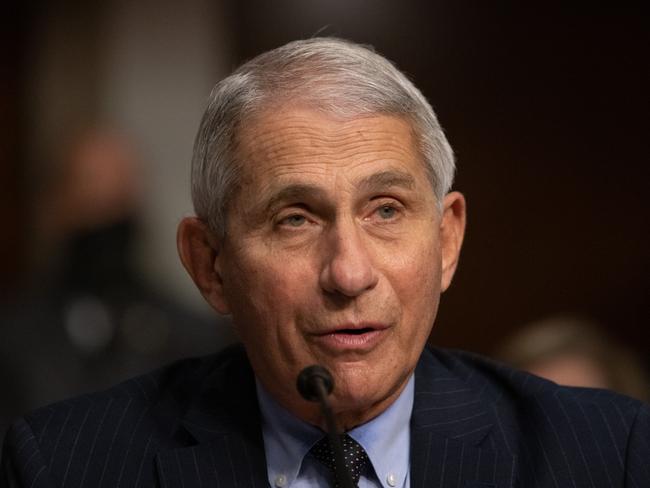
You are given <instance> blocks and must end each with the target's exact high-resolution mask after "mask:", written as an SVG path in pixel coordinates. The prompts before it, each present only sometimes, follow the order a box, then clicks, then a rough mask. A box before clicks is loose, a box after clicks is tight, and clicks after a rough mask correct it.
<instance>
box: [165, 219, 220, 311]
mask: <svg viewBox="0 0 650 488" xmlns="http://www.w3.org/2000/svg"><path fill="white" fill-rule="evenodd" d="M176 244H177V246H178V254H179V256H180V258H181V262H182V263H183V266H184V267H185V269H186V270H187V272H188V273H189V274H190V276H191V277H192V279H193V280H194V283H195V284H196V286H197V287H198V289H199V291H200V292H201V294H202V295H203V298H205V299H206V300H207V302H208V303H209V304H210V305H211V306H212V308H214V309H215V310H216V311H217V312H219V313H221V314H227V313H229V312H230V307H229V306H228V303H227V301H226V299H225V296H224V288H223V280H222V278H221V272H220V270H219V260H218V259H217V257H218V256H219V249H220V244H221V243H220V242H219V240H218V239H217V238H216V237H215V236H214V234H213V233H212V232H211V231H210V229H208V226H207V225H206V224H205V223H204V222H203V221H202V220H200V219H198V218H196V217H186V218H184V219H183V220H181V223H180V224H178V232H177V233H176Z"/></svg>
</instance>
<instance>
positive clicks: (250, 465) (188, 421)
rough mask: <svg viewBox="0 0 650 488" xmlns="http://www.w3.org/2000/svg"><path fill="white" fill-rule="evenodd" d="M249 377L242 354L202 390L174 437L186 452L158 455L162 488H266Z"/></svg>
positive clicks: (251, 385)
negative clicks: (215, 487) (178, 487)
mask: <svg viewBox="0 0 650 488" xmlns="http://www.w3.org/2000/svg"><path fill="white" fill-rule="evenodd" d="M253 378H254V377H253V373H252V371H251V368H250V366H249V364H248V361H247V360H246V358H245V355H244V354H243V353H241V354H238V355H237V356H236V358H235V359H234V360H232V361H229V362H227V364H224V365H221V366H220V367H218V368H216V369H215V370H214V371H213V372H212V373H211V374H209V375H208V377H207V379H205V381H204V386H202V387H200V394H199V395H197V397H196V398H195V399H194V400H193V401H192V402H191V404H190V406H189V408H188V410H187V413H186V414H185V415H184V417H183V419H182V420H181V426H180V428H179V429H178V432H177V435H176V437H177V438H179V439H181V438H183V437H184V438H185V439H183V440H184V442H183V443H184V444H190V445H189V446H188V447H182V448H178V449H172V450H168V451H161V452H160V453H159V454H158V455H157V456H156V469H157V473H158V477H159V479H160V484H161V486H163V487H164V486H167V487H176V486H183V487H185V488H190V487H195V486H196V487H199V486H217V487H218V486H221V487H224V488H225V487H239V488H247V487H260V488H261V487H264V488H267V487H268V479H267V475H266V460H265V455H264V442H263V439H262V429H261V424H260V414H259V409H258V404H257V396H256V393H255V383H254V379H253Z"/></svg>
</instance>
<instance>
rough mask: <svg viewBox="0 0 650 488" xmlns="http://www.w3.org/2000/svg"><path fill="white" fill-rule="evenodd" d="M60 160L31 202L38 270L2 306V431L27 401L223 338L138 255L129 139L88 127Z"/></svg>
mask: <svg viewBox="0 0 650 488" xmlns="http://www.w3.org/2000/svg"><path fill="white" fill-rule="evenodd" d="M58 163H59V164H56V165H54V167H53V169H52V171H51V172H50V173H49V174H46V177H45V181H44V182H43V184H42V191H40V192H39V194H38V196H37V199H36V201H35V205H34V207H35V212H34V213H35V218H34V220H35V223H34V234H35V241H36V245H35V254H36V256H35V259H34V262H35V264H34V267H35V270H34V272H33V276H32V277H31V278H30V279H29V283H28V284H27V285H26V287H25V289H24V290H23V291H22V292H21V293H20V295H19V297H18V298H17V300H15V301H13V303H10V304H6V305H5V310H3V311H2V314H1V315H0V324H1V326H0V367H1V368H2V374H1V375H0V381H2V385H0V388H2V390H1V391H2V392H3V393H2V402H0V437H1V436H2V434H3V433H4V430H5V429H6V427H7V425H8V423H9V422H10V420H11V418H12V417H14V416H15V415H18V414H19V413H21V412H23V411H25V410H29V409H32V408H35V407H36V406H38V405H42V404H45V403H50V402H53V401H56V400H59V399H61V398H64V397H67V396H70V395H73V394H78V393H81V392H84V391H90V390H93V389H98V388H102V387H106V386H108V385H109V384H112V383H115V382H117V381H119V380H120V379H123V378H125V377H127V376H130V375H133V374H135V373H137V372H142V371H145V370H148V369H151V368H154V367H156V366H158V365H160V364H161V363H163V362H165V361H169V360H172V359H175V358H177V357H179V356H183V355H188V354H199V353H207V352H208V350H209V349H206V348H207V347H208V346H207V345H208V344H209V345H213V344H215V343H219V341H225V340H227V339H226V334H227V332H225V331H224V328H217V327H214V325H212V324H209V323H207V322H208V321H207V319H205V318H203V317H200V316H199V315H197V314H196V313H194V312H190V311H188V310H186V309H185V308H184V307H182V306H181V305H179V304H178V303H175V302H174V301H173V300H170V299H169V298H168V297H166V296H163V295H162V294H161V293H160V292H158V291H157V290H155V289H154V288H153V287H151V286H150V285H148V284H147V283H146V281H145V280H144V279H143V278H142V277H141V276H140V275H139V273H138V272H137V270H136V269H135V267H134V265H133V262H132V247H133V244H134V240H135V237H136V234H137V228H138V221H137V218H138V207H139V195H140V192H141V191H142V188H141V185H140V173H139V167H140V160H139V158H138V155H137V153H136V151H135V150H134V148H133V146H132V145H131V143H130V141H129V140H128V139H127V138H126V137H124V136H123V135H121V134H119V133H118V132H116V131H111V130H106V129H89V130H86V131H84V132H83V133H81V134H79V135H78V136H76V137H73V138H71V142H70V143H69V144H68V145H67V147H66V148H64V150H63V151H62V157H60V158H59V161H58ZM219 334H221V335H219Z"/></svg>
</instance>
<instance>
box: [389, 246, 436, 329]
mask: <svg viewBox="0 0 650 488" xmlns="http://www.w3.org/2000/svg"><path fill="white" fill-rule="evenodd" d="M395 276H396V278H395V279H394V280H393V282H394V288H395V293H396V294H397V296H398V299H399V300H400V302H401V305H402V310H403V313H404V314H405V316H404V319H405V320H406V321H407V323H408V324H409V330H408V332H409V333H413V334H419V333H424V332H425V331H428V330H429V328H430V327H431V325H432V324H433V319H434V318H435V315H436V311H437V308H438V300H439V295H440V283H441V281H440V280H441V259H440V253H439V252H438V251H437V247H436V246H435V244H434V243H432V244H431V245H430V246H423V247H420V248H419V249H417V250H414V251H413V252H412V253H410V254H408V258H407V259H406V260H405V261H404V262H403V263H402V268H401V270H400V271H399V273H396V274H395ZM420 331H421V332H420ZM426 335H427V336H428V332H426Z"/></svg>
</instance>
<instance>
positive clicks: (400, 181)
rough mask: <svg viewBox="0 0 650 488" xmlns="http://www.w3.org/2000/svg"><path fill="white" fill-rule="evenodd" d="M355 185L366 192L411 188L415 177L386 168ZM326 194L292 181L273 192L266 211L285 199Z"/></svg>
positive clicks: (294, 199) (302, 198) (307, 185)
mask: <svg viewBox="0 0 650 488" xmlns="http://www.w3.org/2000/svg"><path fill="white" fill-rule="evenodd" d="M355 186H356V187H357V188H358V189H359V190H361V191H362V192H366V193H371V192H373V191H380V190H386V189H389V188H394V187H398V188H404V189H407V190H412V189H413V188H414V187H415V178H414V177H413V176H411V175H410V174H408V173H405V172H402V171H396V170H388V171H381V172H379V173H374V174H372V175H369V176H367V177H365V178H363V179H361V180H360V181H359V182H357V183H356V184H355ZM326 194H327V192H326V191H325V190H323V189H322V188H321V187H319V186H317V185H312V184H309V183H294V184H290V185H288V186H286V187H284V188H282V189H281V190H279V191H278V192H277V193H275V194H273V196H272V197H271V198H270V199H269V200H268V202H267V204H266V205H265V207H266V210H267V211H270V210H273V209H274V208H275V207H276V206H278V205H280V204H282V203H283V202H286V201H299V200H305V199H307V198H310V199H313V198H316V199H319V198H324V197H325V195H326Z"/></svg>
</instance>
